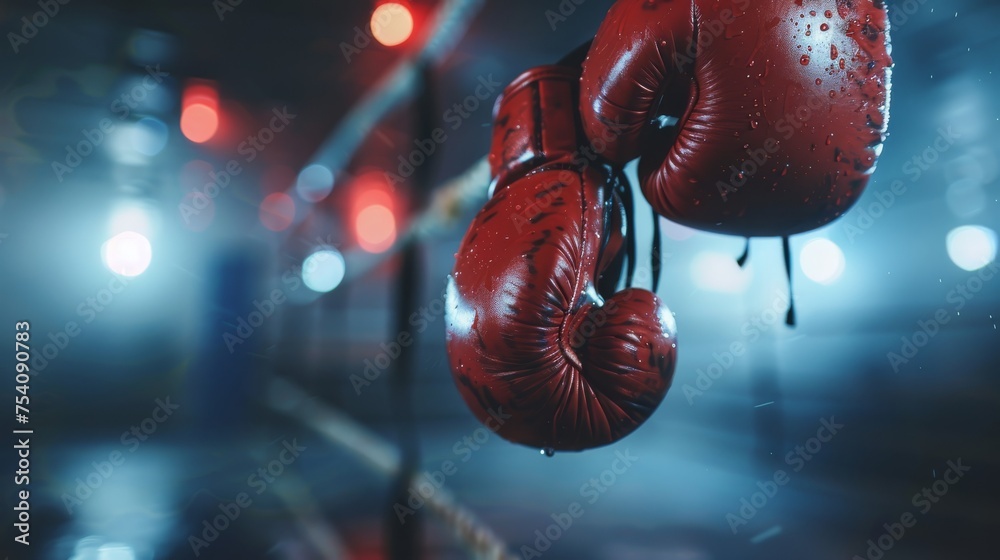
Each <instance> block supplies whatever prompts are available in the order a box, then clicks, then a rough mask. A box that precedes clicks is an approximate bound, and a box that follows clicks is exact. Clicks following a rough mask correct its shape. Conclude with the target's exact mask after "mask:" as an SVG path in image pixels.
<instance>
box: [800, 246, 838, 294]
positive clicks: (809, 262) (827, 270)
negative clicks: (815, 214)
mask: <svg viewBox="0 0 1000 560" xmlns="http://www.w3.org/2000/svg"><path fill="white" fill-rule="evenodd" d="M799 264H800V266H801V267H802V272H803V273H804V274H805V275H806V278H808V279H810V280H812V281H813V282H816V283H817V284H833V283H834V282H836V281H837V279H838V278H840V277H841V275H843V274H844V269H845V268H846V266H847V261H846V260H845V259H844V252H843V251H841V250H840V247H838V246H837V244H836V243H834V242H833V241H830V240H829V239H813V240H812V241H810V242H809V243H806V245H805V247H803V248H802V251H801V252H800V253H799Z"/></svg>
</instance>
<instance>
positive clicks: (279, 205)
mask: <svg viewBox="0 0 1000 560" xmlns="http://www.w3.org/2000/svg"><path fill="white" fill-rule="evenodd" d="M293 221H295V201H294V200H292V197H290V196H288V195H287V194H285V193H283V192H277V193H271V194H269V195H267V196H266V197H264V201H263V202H261V203H260V223H262V224H264V227H266V228H267V229H269V230H271V231H282V230H285V229H288V226H290V225H292V222H293Z"/></svg>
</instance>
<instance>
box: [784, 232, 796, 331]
mask: <svg viewBox="0 0 1000 560" xmlns="http://www.w3.org/2000/svg"><path fill="white" fill-rule="evenodd" d="M781 248H782V251H783V252H784V253H785V274H787V275H788V315H786V316H785V324H786V325H788V326H789V327H794V326H795V296H793V295H792V248H791V246H790V244H789V242H788V236H787V235H786V236H784V237H782V238H781Z"/></svg>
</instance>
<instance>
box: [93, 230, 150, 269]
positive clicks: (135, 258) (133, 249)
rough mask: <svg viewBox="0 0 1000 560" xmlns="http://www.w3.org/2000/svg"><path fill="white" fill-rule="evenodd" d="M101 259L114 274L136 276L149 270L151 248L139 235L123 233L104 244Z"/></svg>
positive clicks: (144, 237)
mask: <svg viewBox="0 0 1000 560" xmlns="http://www.w3.org/2000/svg"><path fill="white" fill-rule="evenodd" d="M101 258H102V259H103V260H104V265H105V266H107V267H108V268H109V269H110V270H111V271H112V272H114V273H115V274H120V275H122V276H138V275H140V274H142V273H143V272H145V271H146V269H147V268H149V263H150V261H152V259H153V248H152V246H150V244H149V240H148V239H146V236H144V235H142V234H141V233H136V232H134V231H123V232H122V233H119V234H118V235H116V236H114V237H112V238H111V239H108V240H107V242H105V243H104V245H103V246H102V247H101Z"/></svg>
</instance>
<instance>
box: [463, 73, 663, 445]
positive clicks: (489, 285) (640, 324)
mask: <svg viewBox="0 0 1000 560" xmlns="http://www.w3.org/2000/svg"><path fill="white" fill-rule="evenodd" d="M579 75H580V74H579V69H578V68H572V67H567V66H544V67H540V68H535V69H533V70H530V71H528V72H527V73H525V74H523V75H522V76H520V77H519V78H518V79H516V80H515V81H514V82H513V83H512V84H511V85H509V86H508V87H507V88H506V89H505V90H504V92H503V94H502V96H501V98H500V100H499V101H498V104H497V110H496V113H497V114H496V115H495V122H496V124H495V127H494V130H493V144H492V147H491V151H490V165H491V168H492V171H493V174H494V176H495V177H496V181H495V183H494V189H493V191H494V192H493V195H492V198H491V199H490V200H489V202H487V204H486V205H485V206H484V207H483V209H482V210H481V211H480V212H479V214H478V215H477V216H476V218H475V220H473V222H472V224H471V225H470V226H469V230H468V232H467V233H466V234H465V238H464V239H463V240H462V244H461V247H460V248H459V252H458V254H457V255H456V263H455V270H454V273H453V275H452V276H451V277H450V278H449V282H448V291H447V305H446V313H447V342H448V355H449V359H450V362H451V370H452V374H453V376H454V378H455V383H456V385H457V386H458V388H459V391H460V392H461V394H462V397H463V398H464V399H465V402H466V403H467V404H468V406H469V407H470V408H471V409H472V411H473V412H474V413H475V415H476V416H477V417H478V418H479V420H480V421H481V422H483V423H484V424H486V425H487V426H488V427H490V428H491V429H493V430H495V431H496V432H497V433H498V434H500V436H502V437H504V438H505V439H508V440H510V441H513V442H516V443H520V444H524V445H528V446H533V447H537V448H549V449H553V450H581V449H587V448H591V447H597V446H601V445H607V444H609V443H612V442H614V441H617V440H619V439H621V438H622V437H624V436H625V435H627V434H629V433H630V432H632V430H634V429H635V428H636V427H638V426H639V425H640V424H642V423H643V422H644V421H645V420H646V419H647V418H648V417H649V416H650V415H651V414H652V413H653V411H654V410H655V409H656V407H657V406H658V405H659V404H660V402H661V401H662V400H663V397H664V395H665V394H666V391H667V388H668V387H669V385H670V381H671V378H672V376H673V371H674V363H675V361H676V344H675V340H676V339H675V335H674V321H673V316H672V315H671V313H670V311H669V310H668V309H667V308H666V306H665V305H663V303H662V302H661V301H660V300H659V299H658V298H657V297H656V296H655V295H654V294H653V293H651V292H648V291H646V290H639V289H628V290H624V291H622V292H619V293H617V294H614V295H613V296H611V297H609V298H608V299H607V300H606V301H605V300H604V299H603V298H602V297H601V295H600V294H599V293H598V292H599V289H598V281H599V280H601V276H602V274H604V275H610V276H611V280H612V282H611V284H613V283H614V280H616V279H617V274H618V272H619V271H615V270H613V269H614V268H615V266H612V265H613V263H614V261H615V257H616V256H617V255H618V253H619V252H620V251H622V246H623V239H624V234H625V232H624V219H623V207H622V203H621V201H620V200H619V197H618V194H617V193H616V192H615V190H614V181H613V174H612V173H611V170H610V169H609V168H607V167H606V166H602V165H596V164H589V165H588V163H589V162H588V161H587V160H586V159H584V158H579V157H574V153H577V154H578V153H579V152H577V150H578V147H579V146H580V145H581V144H582V143H583V142H584V141H585V138H584V136H583V133H582V130H581V125H580V123H579V113H578V105H577V100H578V99H579ZM619 266H620V262H619ZM605 280H606V279H605ZM601 285H602V286H606V285H607V283H605V282H603V281H602V282H601Z"/></svg>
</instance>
